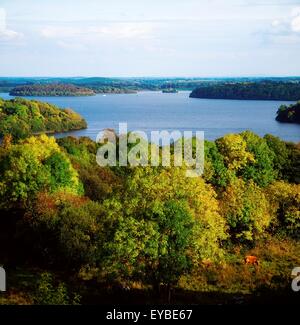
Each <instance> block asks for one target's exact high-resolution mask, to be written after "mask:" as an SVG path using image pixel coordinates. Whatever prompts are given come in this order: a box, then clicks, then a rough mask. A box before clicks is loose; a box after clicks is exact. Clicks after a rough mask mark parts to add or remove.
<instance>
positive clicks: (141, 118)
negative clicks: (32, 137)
mask: <svg viewBox="0 0 300 325" xmlns="http://www.w3.org/2000/svg"><path fill="white" fill-rule="evenodd" d="M189 93H190V92H188V91H181V92H179V93H176V94H170V93H161V92H139V93H137V94H117V95H116V94H107V95H105V96H103V95H102V94H99V95H96V96H89V97H28V99H33V98H35V99H38V100H41V101H46V102H49V103H52V104H55V105H57V106H59V107H61V108H66V107H71V108H73V109H74V110H75V111H76V112H78V113H79V114H81V115H82V116H83V117H84V118H85V119H86V121H87V123H88V128H87V129H86V130H79V131H72V132H67V133H63V134H57V135H56V136H57V137H61V136H66V135H73V136H88V137H90V138H92V139H93V140H95V139H96V136H97V134H98V132H100V131H101V130H103V129H105V128H114V129H116V130H118V124H119V122H127V123H128V129H129V130H140V131H144V132H146V133H147V134H150V131H151V130H168V131H171V130H179V131H184V130H189V131H196V130H200V131H204V132H205V138H206V139H209V140H215V139H216V138H219V137H221V136H223V135H225V134H227V133H238V132H241V131H243V130H246V129H248V130H252V131H254V132H255V133H257V134H259V135H261V136H263V135H265V134H266V133H271V134H273V135H276V136H279V137H280V138H282V139H284V140H286V141H294V142H299V141H300V125H296V124H286V123H279V122H277V121H276V120H275V116H276V111H277V109H278V107H279V106H280V105H281V104H291V103H292V102H284V101H253V100H222V99H197V98H189ZM0 97H2V98H5V99H9V98H13V97H12V96H9V95H8V94H3V93H2V94H0Z"/></svg>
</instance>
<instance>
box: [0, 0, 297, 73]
mask: <svg viewBox="0 0 300 325" xmlns="http://www.w3.org/2000/svg"><path fill="white" fill-rule="evenodd" d="M0 75H1V76H120V77H121V76H123V77H125V76H186V77H188V76H200V77H211V76H275V75H277V76H289V75H294V76H295V75H300V0H260V1H259V0H181V1H179V0H151V1H149V0H105V1H104V0H72V1H71V0H51V1H50V0H43V1H41V0H0Z"/></svg>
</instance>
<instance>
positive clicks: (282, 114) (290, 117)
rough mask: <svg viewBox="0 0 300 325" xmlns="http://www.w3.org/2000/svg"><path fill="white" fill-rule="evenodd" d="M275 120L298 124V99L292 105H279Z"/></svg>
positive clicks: (299, 107)
mask: <svg viewBox="0 0 300 325" xmlns="http://www.w3.org/2000/svg"><path fill="white" fill-rule="evenodd" d="M276 120H277V121H279V122H285V123H299V124H300V101H298V102H297V103H296V104H294V105H289V106H286V105H281V106H280V108H279V110H278V111H277V117H276Z"/></svg>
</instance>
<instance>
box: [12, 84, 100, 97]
mask: <svg viewBox="0 0 300 325" xmlns="http://www.w3.org/2000/svg"><path fill="white" fill-rule="evenodd" d="M9 94H10V95H12V96H92V95H95V93H94V91H93V90H92V89H89V88H84V87H79V86H75V85H72V84H61V83H51V84H33V85H23V86H17V87H15V88H13V89H12V90H11V91H10V93H9Z"/></svg>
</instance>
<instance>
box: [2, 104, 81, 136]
mask: <svg viewBox="0 0 300 325" xmlns="http://www.w3.org/2000/svg"><path fill="white" fill-rule="evenodd" d="M86 126H87V124H86V121H85V120H84V119H83V118H82V117H81V116H80V115H79V114H77V113H75V112H74V111H73V110H71V109H69V108H67V109H59V108H58V107H57V106H55V105H52V104H48V103H45V102H41V101H37V100H27V99H23V98H15V99H10V100H4V99H1V98H0V137H3V136H4V135H11V136H12V137H13V138H14V139H20V138H25V137H27V136H29V135H31V134H36V133H41V132H46V133H54V132H65V131H70V130H79V129H84V128H86Z"/></svg>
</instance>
